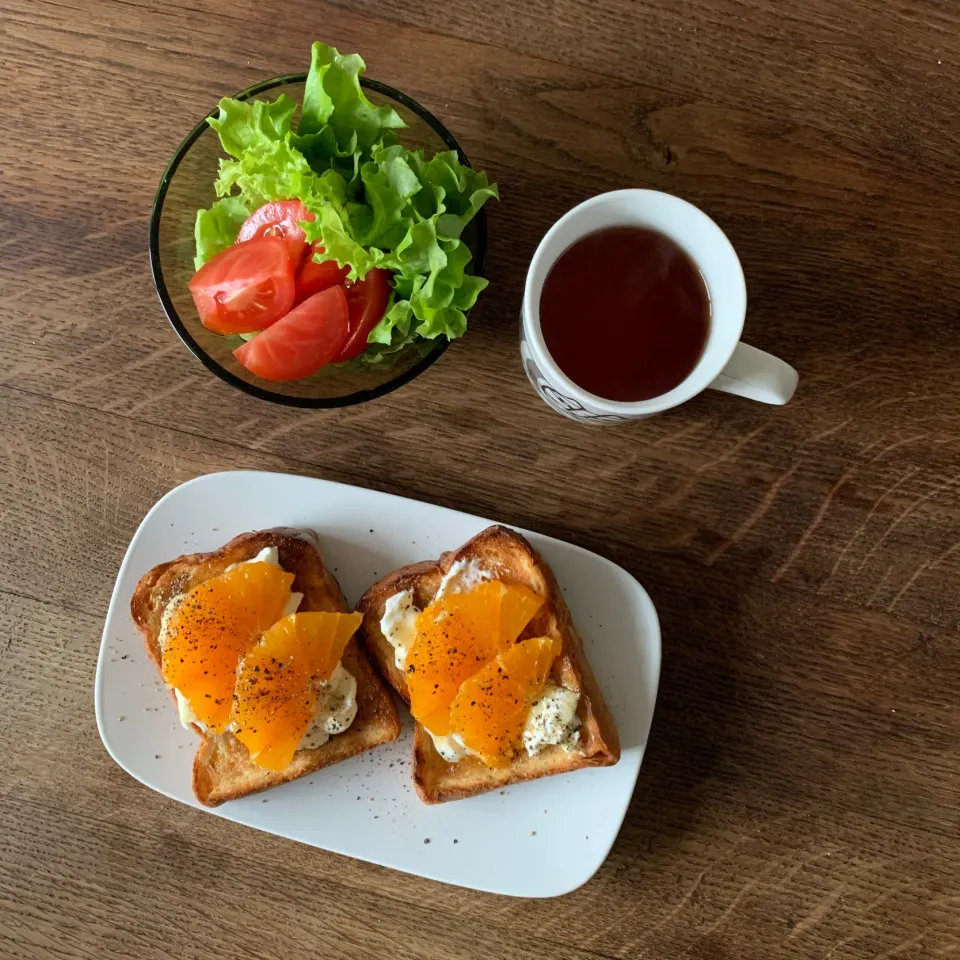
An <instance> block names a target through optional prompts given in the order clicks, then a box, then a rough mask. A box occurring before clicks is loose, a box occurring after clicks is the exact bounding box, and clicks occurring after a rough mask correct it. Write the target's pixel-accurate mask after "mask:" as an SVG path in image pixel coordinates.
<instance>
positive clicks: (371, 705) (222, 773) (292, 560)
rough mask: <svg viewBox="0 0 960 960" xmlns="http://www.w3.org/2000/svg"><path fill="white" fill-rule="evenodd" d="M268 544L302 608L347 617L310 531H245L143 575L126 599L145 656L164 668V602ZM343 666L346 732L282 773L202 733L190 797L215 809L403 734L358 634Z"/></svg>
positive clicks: (226, 738)
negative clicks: (348, 700) (350, 691)
mask: <svg viewBox="0 0 960 960" xmlns="http://www.w3.org/2000/svg"><path fill="white" fill-rule="evenodd" d="M265 547H276V548H277V552H278V554H279V559H280V566H281V567H283V569H284V570H286V571H287V572H288V573H292V574H294V581H293V584H292V586H291V590H293V591H296V592H299V593H302V594H303V600H302V601H301V602H300V607H299V610H301V611H308V610H321V611H330V612H334V613H335V612H346V611H347V603H346V600H345V599H344V596H343V592H342V591H341V590H340V584H339V583H337V581H336V579H335V577H334V576H333V574H332V573H330V571H329V570H328V569H327V568H326V566H325V565H324V562H323V558H322V556H321V555H320V550H319V545H318V543H317V538H316V535H315V534H314V533H313V532H312V531H305V530H292V529H289V528H277V529H274V530H258V531H255V532H253V533H243V534H241V535H240V536H238V537H235V538H234V539H233V540H231V541H230V542H229V543H228V544H226V545H225V546H223V547H221V548H220V549H219V550H216V551H214V552H213V553H195V554H190V555H188V556H183V557H179V558H177V559H176V560H172V561H170V562H169V563H161V564H160V565H159V566H157V567H154V568H153V569H152V570H150V571H149V572H148V573H146V574H144V576H143V577H141V579H140V582H139V583H138V584H137V588H136V590H134V592H133V598H132V600H131V601H130V612H131V613H132V615H133V619H134V622H135V623H136V625H137V627H138V628H139V630H140V632H141V633H142V634H143V635H144V638H145V640H146V646H147V654H148V655H149V656H150V659H151V660H152V661H153V662H154V664H156V666H157V669H158V670H159V669H160V668H161V651H160V645H159V637H160V629H161V621H162V619H163V611H164V610H165V609H166V607H167V604H168V603H169V602H170V601H171V600H172V599H173V598H174V597H176V596H177V595H179V594H181V593H186V592H187V591H188V590H191V589H192V588H193V587H195V586H197V585H198V584H200V583H203V582H204V581H205V580H209V579H210V578H211V577H213V576H216V575H217V574H219V573H222V572H223V571H224V570H226V568H227V567H228V566H230V564H232V563H240V562H242V561H244V560H250V559H252V558H253V557H255V556H256V555H257V554H258V553H259V552H260V551H261V550H263V549H264V548H265ZM342 663H343V666H344V667H345V668H346V669H347V670H348V671H349V672H350V673H352V674H353V676H354V677H355V678H356V680H357V715H356V718H355V719H354V721H353V723H352V724H351V725H350V726H349V727H348V728H347V730H345V731H344V732H343V733H338V734H336V735H335V736H332V737H331V738H330V739H329V740H328V741H327V742H326V743H325V744H323V745H322V746H320V747H316V748H315V749H312V750H298V751H297V752H296V754H295V755H294V758H293V761H292V762H291V764H290V765H289V766H288V767H287V768H286V769H284V770H265V769H264V768H263V767H259V766H257V765H256V764H255V763H254V762H253V761H252V760H251V759H250V755H249V753H248V752H247V748H246V747H245V746H243V744H241V743H240V741H239V740H237V739H236V737H234V736H233V735H232V734H230V733H224V734H204V733H203V732H202V731H201V730H200V728H199V727H194V729H195V730H196V731H197V733H199V734H200V735H201V737H202V741H201V744H200V748H199V750H197V755H196V757H195V758H194V762H193V792H194V793H195V794H196V797H197V799H198V800H199V801H200V802H201V803H203V804H205V805H206V806H208V807H215V806H219V804H221V803H223V802H224V801H226V800H235V799H236V798H237V797H245V796H247V795H248V794H251V793H256V792H258V791H260V790H266V789H267V788H268V787H274V786H277V785H278V784H281V783H286V782H287V781H288V780H295V779H297V778H298V777H303V776H306V775H307V774H310V773H314V772H315V771H317V770H320V769H322V768H323V767H328V766H330V765H331V764H333V763H339V762H340V761H341V760H346V759H347V758H348V757H352V756H355V755H356V754H358V753H363V752H364V751H366V750H371V749H372V748H373V747H376V746H379V745H380V744H381V743H388V742H389V741H391V740H396V739H397V737H398V736H400V720H399V718H398V716H397V708H396V706H395V705H394V703H393V698H392V697H391V696H390V691H389V690H388V689H387V688H386V687H385V686H384V684H383V682H382V681H381V679H380V678H379V677H378V676H377V674H376V672H375V671H374V670H373V668H372V667H371V665H370V662H369V660H368V659H367V657H366V655H365V654H364V652H363V650H362V648H361V646H360V644H359V643H358V641H357V638H356V637H353V638H352V639H351V640H350V642H349V643H348V644H347V647H346V649H345V650H344V652H343V658H342Z"/></svg>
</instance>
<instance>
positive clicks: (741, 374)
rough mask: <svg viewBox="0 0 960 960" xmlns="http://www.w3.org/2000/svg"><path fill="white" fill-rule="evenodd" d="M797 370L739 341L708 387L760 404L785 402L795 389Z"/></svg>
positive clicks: (777, 358)
mask: <svg viewBox="0 0 960 960" xmlns="http://www.w3.org/2000/svg"><path fill="white" fill-rule="evenodd" d="M798 379H799V378H798V376H797V371H796V370H794V369H793V367H791V366H790V364H789V363H784V362H783V361H782V360H781V359H780V358H779V357H775V356H773V355H772V354H770V353H764V352H763V351H762V350H758V349H757V348H756V347H751V346H750V345H749V344H748V343H738V344H737V347H736V349H735V350H734V351H733V356H732V357H731V358H730V361H729V362H728V363H727V365H726V366H725V367H724V368H723V372H722V373H721V374H720V375H719V376H718V377H717V379H716V380H714V381H713V383H711V384H710V387H711V389H713V390H720V391H721V392H723V393H735V394H736V395H737V396H738V397H746V398H747V399H748V400H759V401H760V402H761V403H775V404H783V403H786V402H787V401H788V400H789V399H790V398H791V397H792V396H793V394H794V392H795V391H796V389H797V380H798Z"/></svg>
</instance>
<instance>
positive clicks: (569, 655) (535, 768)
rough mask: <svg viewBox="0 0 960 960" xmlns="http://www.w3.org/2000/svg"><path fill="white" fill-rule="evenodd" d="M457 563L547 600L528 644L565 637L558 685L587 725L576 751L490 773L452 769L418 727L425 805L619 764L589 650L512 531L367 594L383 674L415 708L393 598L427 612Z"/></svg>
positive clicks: (410, 570) (545, 571)
mask: <svg viewBox="0 0 960 960" xmlns="http://www.w3.org/2000/svg"><path fill="white" fill-rule="evenodd" d="M458 560H460V561H469V560H473V561H475V562H477V563H478V564H479V565H481V566H482V567H483V568H484V569H485V570H487V571H489V572H490V573H491V574H492V575H493V576H495V577H496V578H497V579H499V580H502V581H504V582H506V583H521V584H524V585H526V586H528V587H530V588H531V589H532V590H533V591H534V592H535V593H537V594H539V595H540V596H542V597H543V598H544V600H545V603H544V605H543V607H541V609H540V611H539V612H538V613H537V615H536V616H535V617H534V618H533V620H532V621H531V622H530V623H529V624H528V625H527V627H526V628H525V629H524V631H523V634H522V635H521V638H526V637H536V636H557V637H559V638H560V640H561V643H562V647H561V653H560V656H559V657H558V658H557V660H556V662H555V663H554V665H553V668H552V671H551V679H552V680H553V681H554V682H555V683H558V684H559V685H561V686H563V687H566V688H567V689H570V690H577V691H579V693H580V701H579V704H578V706H577V716H578V717H579V719H580V723H581V726H580V743H579V745H578V746H577V747H575V748H573V749H569V750H567V749H564V748H563V747H560V746H547V747H544V748H543V749H542V750H541V751H540V752H539V753H537V754H536V755H534V756H528V755H527V753H526V752H521V753H520V754H519V756H518V757H517V758H515V759H514V760H513V762H512V763H511V765H510V766H508V767H504V768H492V767H488V766H486V764H484V763H483V762H482V761H481V760H480V759H478V758H477V757H472V756H468V757H465V758H464V759H462V760H460V761H459V762H457V763H448V762H447V761H446V760H444V759H443V757H441V756H440V754H439V753H438V752H437V750H436V748H435V747H434V744H433V740H432V739H431V737H430V734H429V733H428V732H427V731H426V730H425V729H424V728H423V727H422V726H421V725H420V724H419V723H415V724H414V738H413V759H412V765H413V770H412V772H413V782H414V785H415V787H416V789H417V793H418V794H419V795H420V797H421V799H423V800H424V801H425V802H426V803H442V802H443V801H446V800H459V799H462V798H464V797H472V796H474V795H476V794H480V793H484V792H486V791H488V790H494V789H498V788H501V787H504V786H506V785H508V784H511V783H519V782H521V781H524V780H535V779H537V778H539V777H546V776H550V775H552V774H557V773H567V772H568V771H571V770H578V769H580V768H581V767H597V766H609V765H611V764H614V763H616V762H617V761H618V760H619V759H620V740H619V737H618V736H617V729H616V726H615V725H614V722H613V718H612V717H611V716H610V711H609V710H608V708H607V705H606V703H605V701H604V699H603V694H602V693H601V692H600V687H599V686H598V684H597V680H596V678H595V677H594V675H593V671H592V670H591V669H590V665H589V664H588V663H587V660H586V657H585V656H584V653H583V644H582V642H581V640H580V637H579V635H578V634H577V631H576V629H575V628H574V625H573V621H572V619H571V617H570V611H569V610H568V609H567V605H566V603H565V602H564V600H563V596H562V594H561V592H560V589H559V587H558V585H557V581H556V579H555V577H554V575H553V572H552V571H551V570H550V568H549V566H547V564H546V563H545V562H544V560H543V558H542V557H541V556H540V555H539V554H538V553H537V552H536V551H535V550H534V549H533V547H532V546H531V545H530V544H529V543H528V542H527V540H526V539H524V538H523V537H522V536H520V534H518V533H515V532H514V531H513V530H510V529H508V528H507V527H500V526H494V527H489V528H487V529H486V530H484V531H482V532H481V533H479V534H477V536H475V537H474V538H473V539H471V540H468V541H467V543H465V544H464V545H463V546H462V547H460V549H459V550H456V551H453V552H450V553H445V554H443V556H441V557H440V559H439V560H438V561H436V562H424V563H415V564H411V565H410V566H406V567H402V568H401V569H399V570H395V571H394V572H393V573H391V574H389V575H388V576H386V577H384V578H383V579H382V580H380V581H379V582H378V583H375V584H374V585H373V586H372V587H370V589H369V590H367V592H366V593H365V594H364V595H363V597H362V598H361V600H360V603H359V604H357V609H358V610H359V611H360V612H361V613H362V614H363V625H362V627H361V633H362V636H363V642H364V644H365V646H366V648H367V651H368V652H369V654H370V656H371V657H372V658H373V661H374V663H375V664H376V666H377V668H378V669H379V670H380V672H381V674H382V675H383V676H384V677H385V678H386V679H387V680H388V681H389V682H390V684H391V685H392V686H393V688H394V690H396V691H397V693H398V694H399V695H400V697H401V698H402V699H403V700H404V702H405V703H407V704H408V705H409V703H410V696H409V693H408V691H407V684H406V679H405V677H404V674H403V671H402V670H400V669H398V668H397V666H396V665H395V663H394V650H393V647H392V645H391V644H390V642H389V640H387V638H386V637H385V636H384V635H383V633H382V631H381V630H380V621H381V619H382V617H383V613H384V609H385V608H386V603H387V599H388V598H389V597H391V596H393V595H394V594H397V593H400V592H401V591H404V590H410V591H412V593H413V599H414V602H415V604H416V606H417V607H418V608H419V609H421V610H422V609H424V608H425V607H426V606H427V605H429V603H430V602H431V601H432V600H433V598H434V596H435V595H436V593H437V591H438V590H439V588H440V583H441V581H442V579H443V577H444V575H445V574H446V573H447V571H449V569H450V568H451V567H452V566H453V564H454V563H455V562H457V561H458Z"/></svg>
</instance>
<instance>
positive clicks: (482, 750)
mask: <svg viewBox="0 0 960 960" xmlns="http://www.w3.org/2000/svg"><path fill="white" fill-rule="evenodd" d="M560 646H561V644H560V640H559V639H558V638H555V637H531V638H530V639H529V640H521V641H520V642H519V643H515V644H513V645H512V646H511V647H509V648H508V649H507V650H505V651H504V652H503V653H501V654H499V655H498V656H497V657H496V659H495V660H492V661H490V663H488V664H487V665H486V666H485V667H483V669H481V670H480V671H479V672H478V673H476V674H475V675H474V676H472V677H470V678H469V679H468V680H466V681H465V682H464V683H463V685H462V686H461V687H460V690H459V692H458V693H457V695H456V697H455V698H454V700H453V703H452V704H451V706H450V713H449V717H450V728H451V730H452V731H453V732H454V733H458V734H459V735H460V736H461V737H462V738H463V742H464V743H465V744H466V745H467V746H468V747H469V748H470V749H471V750H473V751H475V752H476V753H477V754H479V755H480V759H481V760H483V762H484V763H486V764H487V765H488V766H491V767H505V766H507V765H509V763H510V762H511V761H512V760H513V758H514V756H515V755H516V753H517V750H518V749H519V746H520V742H521V740H522V737H523V727H524V724H525V723H526V720H527V714H528V713H529V712H530V707H531V706H532V704H533V703H534V701H535V700H536V699H537V698H538V697H539V696H540V695H541V694H542V693H543V689H544V687H545V685H546V682H547V677H548V676H549V674H550V667H551V666H552V665H553V662H554V660H556V658H557V656H558V655H559V653H560Z"/></svg>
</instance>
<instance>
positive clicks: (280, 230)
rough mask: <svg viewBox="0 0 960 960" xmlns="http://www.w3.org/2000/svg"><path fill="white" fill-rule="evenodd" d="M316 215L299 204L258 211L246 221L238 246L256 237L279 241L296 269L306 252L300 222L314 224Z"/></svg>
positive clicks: (274, 205) (284, 203)
mask: <svg viewBox="0 0 960 960" xmlns="http://www.w3.org/2000/svg"><path fill="white" fill-rule="evenodd" d="M314 219H316V218H315V217H314V215H313V214H312V213H311V212H310V211H309V210H308V209H307V208H306V207H305V206H304V205H303V204H302V203H301V202H300V201H299V200H277V201H274V202H273V203H265V204H264V205H263V206H262V207H258V208H257V209H256V210H254V211H253V213H251V214H250V216H249V217H247V219H246V220H244V221H243V226H242V227H241V228H240V233H238V234H237V243H246V242H247V241H248V240H253V239H254V238H255V237H279V238H280V239H281V240H282V241H283V242H284V243H285V244H286V245H287V253H289V254H290V262H291V263H292V264H293V266H294V269H296V267H297V266H298V265H299V263H300V261H301V260H302V259H303V254H304V251H305V250H306V249H307V235H306V234H305V233H304V232H303V227H301V226H300V224H299V222H298V221H301V220H314Z"/></svg>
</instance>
